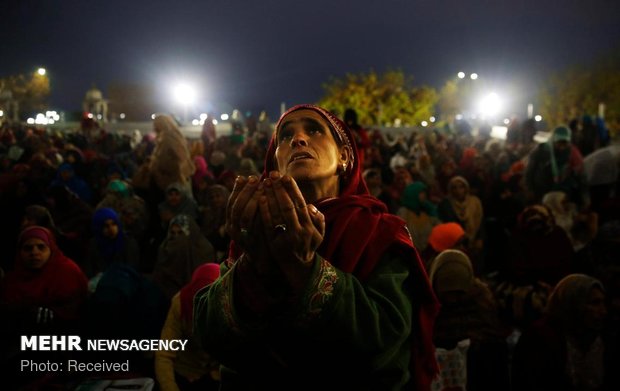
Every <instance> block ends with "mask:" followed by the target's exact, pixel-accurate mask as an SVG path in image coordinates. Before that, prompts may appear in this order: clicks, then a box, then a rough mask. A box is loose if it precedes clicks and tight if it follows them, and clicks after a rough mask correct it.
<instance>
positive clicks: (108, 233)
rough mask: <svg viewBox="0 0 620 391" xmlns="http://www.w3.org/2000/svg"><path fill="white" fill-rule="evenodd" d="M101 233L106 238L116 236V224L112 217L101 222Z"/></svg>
mask: <svg viewBox="0 0 620 391" xmlns="http://www.w3.org/2000/svg"><path fill="white" fill-rule="evenodd" d="M101 233H102V234H103V236H104V237H106V238H108V239H115V238H116V237H117V236H118V224H116V222H115V221H114V220H112V219H107V220H106V221H104V222H103V227H102V228H101Z"/></svg>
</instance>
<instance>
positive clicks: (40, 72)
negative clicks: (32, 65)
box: [37, 68, 47, 76]
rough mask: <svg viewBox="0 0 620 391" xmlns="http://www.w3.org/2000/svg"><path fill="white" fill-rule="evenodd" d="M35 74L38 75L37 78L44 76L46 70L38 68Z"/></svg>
mask: <svg viewBox="0 0 620 391" xmlns="http://www.w3.org/2000/svg"><path fill="white" fill-rule="evenodd" d="M37 73H38V74H39V76H45V74H46V73H47V70H46V69H45V68H39V69H37Z"/></svg>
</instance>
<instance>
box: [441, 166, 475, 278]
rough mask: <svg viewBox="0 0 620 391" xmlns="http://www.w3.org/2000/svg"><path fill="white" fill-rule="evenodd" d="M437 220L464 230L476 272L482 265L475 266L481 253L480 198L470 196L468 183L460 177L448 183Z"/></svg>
mask: <svg viewBox="0 0 620 391" xmlns="http://www.w3.org/2000/svg"><path fill="white" fill-rule="evenodd" d="M438 212H439V218H440V219H441V221H443V222H444V223H447V222H455V223H459V224H460V225H461V227H463V229H464V230H465V237H466V238H467V246H468V253H469V254H470V256H472V257H473V258H472V259H474V266H475V269H476V270H477V271H479V270H480V267H481V266H482V265H479V264H476V263H475V261H476V260H477V259H479V257H478V255H479V254H480V252H481V251H482V247H483V239H482V228H483V225H482V220H483V217H484V211H483V209H482V203H481V202H480V198H478V197H477V196H475V195H472V194H470V191H469V183H468V182H467V180H466V179H465V178H463V177H462V176H455V177H453V178H452V179H450V181H449V182H448V195H447V197H446V198H445V199H444V200H443V201H442V202H441V203H440V204H439V209H438Z"/></svg>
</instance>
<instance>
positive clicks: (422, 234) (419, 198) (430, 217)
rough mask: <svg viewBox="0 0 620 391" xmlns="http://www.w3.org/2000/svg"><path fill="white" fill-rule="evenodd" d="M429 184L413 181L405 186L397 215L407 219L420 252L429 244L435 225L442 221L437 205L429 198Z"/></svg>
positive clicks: (414, 242) (408, 226)
mask: <svg viewBox="0 0 620 391" xmlns="http://www.w3.org/2000/svg"><path fill="white" fill-rule="evenodd" d="M426 189H427V186H426V185H425V184H424V183H423V182H413V183H410V184H408V185H407V187H405V191H404V192H403V195H402V197H401V205H402V206H401V207H400V208H399V209H398V213H397V215H398V216H399V217H400V218H402V219H403V220H405V223H407V228H408V229H409V233H410V234H411V238H412V239H413V244H414V245H415V248H416V249H417V250H418V251H419V252H423V251H424V250H425V249H426V247H427V246H428V238H429V236H430V234H431V231H432V230H433V227H434V226H436V225H437V224H439V223H440V221H439V219H438V218H437V206H436V205H435V204H433V203H432V202H430V201H429V200H428V193H427V192H426Z"/></svg>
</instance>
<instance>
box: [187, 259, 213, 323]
mask: <svg viewBox="0 0 620 391" xmlns="http://www.w3.org/2000/svg"><path fill="white" fill-rule="evenodd" d="M219 276H220V265H219V264H217V263H205V264H202V265H200V266H198V267H197V268H196V270H194V274H193V275H192V279H191V281H190V282H189V283H187V284H186V285H185V286H184V287H183V288H181V291H180V294H179V296H180V299H181V319H183V320H184V321H185V322H187V323H188V324H192V317H193V313H194V296H195V295H196V292H198V291H199V290H200V289H202V288H204V287H205V286H207V285H210V284H212V283H213V281H215V280H217V278H218V277H219Z"/></svg>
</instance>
